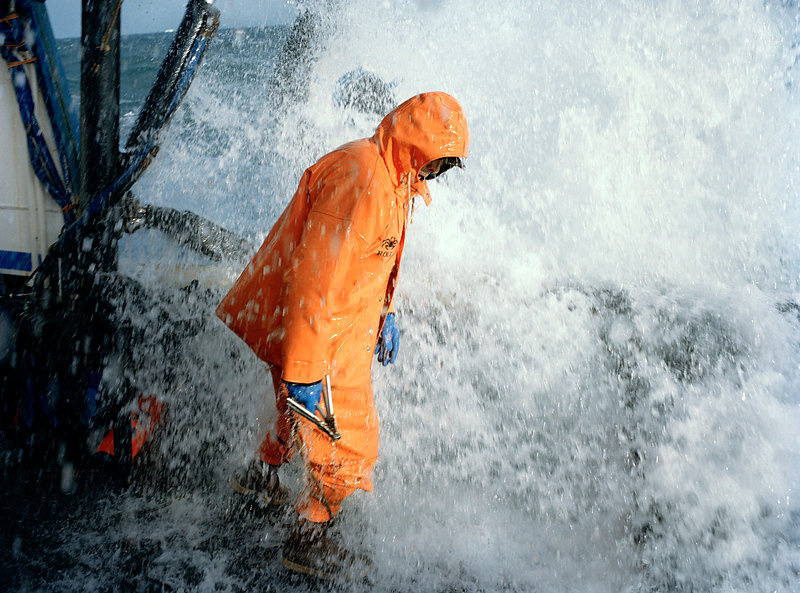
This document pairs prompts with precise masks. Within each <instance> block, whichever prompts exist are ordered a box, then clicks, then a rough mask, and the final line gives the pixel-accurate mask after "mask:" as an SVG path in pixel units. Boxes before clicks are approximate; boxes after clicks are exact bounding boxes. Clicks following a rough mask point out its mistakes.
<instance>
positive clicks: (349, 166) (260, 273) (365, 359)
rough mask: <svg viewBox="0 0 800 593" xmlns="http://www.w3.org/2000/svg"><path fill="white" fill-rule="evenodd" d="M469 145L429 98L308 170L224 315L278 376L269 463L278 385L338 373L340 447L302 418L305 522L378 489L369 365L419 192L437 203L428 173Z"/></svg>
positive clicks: (275, 442) (284, 422) (275, 454)
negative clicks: (308, 488) (308, 485)
mask: <svg viewBox="0 0 800 593" xmlns="http://www.w3.org/2000/svg"><path fill="white" fill-rule="evenodd" d="M468 145H469V134H468V129H467V122H466V119H465V118H464V114H463V112H462V110H461V107H460V106H459V104H458V102H457V101H456V100H455V99H454V98H453V97H451V96H450V95H447V94H446V93H441V92H433V93H423V94H420V95H417V96H415V97H413V98H411V99H409V100H408V101H406V102H404V103H403V104H402V105H400V106H399V107H397V108H396V109H394V110H393V111H392V112H391V113H389V114H388V115H387V116H386V117H385V118H384V119H383V121H382V122H381V123H380V125H379V126H378V128H377V129H376V131H375V134H374V135H373V136H372V137H371V138H364V139H362V140H357V141H354V142H350V143H348V144H345V145H344V146H341V147H340V148H338V149H336V150H334V151H333V152H331V153H329V154H327V155H325V156H324V157H322V158H321V159H320V160H319V161H318V162H317V163H316V164H314V165H312V166H311V167H309V168H308V169H307V170H306V171H305V172H304V173H303V176H302V178H301V180H300V184H299V186H298V188H297V191H296V192H295V194H294V197H293V198H292V200H291V202H290V203H289V205H288V206H287V207H286V209H285V210H284V212H283V214H282V215H281V216H280V218H279V219H278V221H277V222H276V223H275V225H274V226H273V228H272V230H271V231H270V233H269V235H268V236H267V238H266V239H265V240H264V243H263V244H262V245H261V247H260V248H259V250H258V252H257V253H256V255H255V257H254V258H253V260H252V261H251V262H250V264H249V265H248V266H247V268H246V269H245V270H244V271H243V272H242V274H241V276H240V277H239V279H238V280H237V281H236V284H235V285H234V286H233V288H232V289H231V290H230V292H229V293H228V294H227V295H226V296H225V298H224V299H223V301H222V302H221V303H220V305H219V307H218V308H217V315H218V316H219V317H220V319H222V321H223V322H224V323H225V324H226V325H227V326H228V327H229V328H230V329H231V330H233V331H234V332H235V333H236V334H237V335H238V336H239V337H241V338H242V339H243V340H244V341H245V342H246V343H247V344H248V345H249V346H250V348H252V349H253V351H254V352H255V353H256V355H257V356H258V357H259V358H261V359H262V360H264V361H266V362H268V363H270V365H272V366H273V369H274V368H275V367H278V369H279V371H278V372H275V370H274V372H273V376H274V380H275V383H276V395H277V397H278V409H279V412H280V413H281V415H282V418H281V419H279V421H278V429H277V434H271V435H268V436H267V439H266V441H265V443H264V445H262V447H261V449H260V452H261V457H262V458H263V459H264V461H267V462H268V463H272V464H278V463H281V462H283V461H286V460H287V459H288V458H289V457H290V456H291V451H289V449H290V448H291V445H292V439H291V437H290V435H288V434H287V431H288V427H289V426H291V425H292V423H291V421H290V420H289V419H288V414H289V412H287V411H286V408H285V395H284V396H283V397H282V396H281V394H280V393H279V389H277V387H279V386H280V381H279V379H282V380H283V381H289V382H294V383H312V382H315V381H319V380H322V379H323V377H324V376H325V375H329V376H330V379H331V386H332V398H333V404H334V411H335V414H336V419H337V424H338V427H339V431H340V433H341V434H342V439H341V440H340V441H337V442H336V443H332V442H331V441H330V439H329V438H328V437H327V436H326V435H324V434H322V433H321V432H320V431H319V430H318V429H316V428H315V427H313V425H311V424H310V423H308V422H307V421H305V420H301V421H298V422H297V426H298V428H299V433H300V437H301V439H302V442H303V445H304V449H305V451H304V456H306V457H307V459H306V461H307V464H308V467H309V469H310V470H311V473H312V478H313V481H314V482H315V483H317V485H318V486H320V485H321V487H320V488H317V489H316V490H317V491H316V492H312V494H311V497H312V499H311V500H308V501H306V502H305V503H304V502H301V503H299V506H298V509H299V510H300V512H301V514H302V515H304V516H306V518H309V519H311V520H316V521H325V520H327V519H329V518H331V516H333V515H335V513H336V511H337V510H338V505H339V504H340V503H341V500H343V499H344V497H345V496H347V495H348V494H349V493H351V492H353V490H354V489H356V488H361V489H364V490H371V489H372V484H371V481H370V474H371V469H372V466H373V465H374V463H375V461H376V459H377V456H378V418H377V413H376V411H375V405H374V401H373V397H372V387H371V381H370V369H371V364H372V358H373V352H374V350H375V346H376V343H377V340H378V336H379V333H380V329H381V327H382V324H383V321H384V319H385V318H386V314H387V312H389V311H391V310H392V299H393V296H394V290H395V286H396V280H397V271H398V267H399V265H400V257H401V255H402V251H403V245H404V242H405V232H406V222H407V219H408V210H409V207H410V204H409V202H410V198H411V197H412V195H414V194H420V195H421V196H422V197H423V199H424V200H425V203H426V204H427V203H430V195H429V192H428V187H427V185H426V183H425V182H424V181H420V180H419V179H418V173H419V170H420V169H421V168H422V167H423V166H424V165H425V164H426V163H428V162H430V161H432V160H435V159H438V158H442V157H462V158H463V157H466V156H467V151H468ZM281 427H282V428H281ZM281 433H283V434H281ZM320 501H321V504H315V503H320Z"/></svg>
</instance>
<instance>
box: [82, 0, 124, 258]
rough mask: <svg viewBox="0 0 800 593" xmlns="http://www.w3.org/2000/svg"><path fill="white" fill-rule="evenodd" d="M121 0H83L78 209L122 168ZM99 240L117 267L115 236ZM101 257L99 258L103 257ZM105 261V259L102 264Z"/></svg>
mask: <svg viewBox="0 0 800 593" xmlns="http://www.w3.org/2000/svg"><path fill="white" fill-rule="evenodd" d="M121 7H122V0H83V1H82V15H81V48H82V53H81V134H80V142H81V151H80V170H81V186H80V187H81V190H80V196H79V200H78V207H79V211H81V212H82V211H83V210H84V209H86V207H87V206H88V205H89V202H90V201H91V200H92V198H94V197H95V196H97V195H98V194H99V193H100V192H102V191H103V189H105V188H106V187H108V186H109V185H110V184H111V183H112V182H113V181H114V180H115V179H116V177H117V175H118V174H119V170H120V152H119V80H120V61H119V55H120V17H121V14H120V12H121ZM100 238H101V241H100V245H95V246H94V247H93V249H92V251H94V252H95V255H96V256H97V259H98V260H101V262H103V263H102V264H101V267H102V268H104V269H106V270H108V269H109V268H111V267H114V265H115V264H114V262H115V259H116V258H115V254H113V251H115V250H114V248H113V247H114V244H115V242H114V240H113V239H112V238H111V237H110V236H109V233H103V234H102V235H101V236H100ZM98 263H99V262H98ZM103 264H105V265H103Z"/></svg>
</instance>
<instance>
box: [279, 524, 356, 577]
mask: <svg viewBox="0 0 800 593" xmlns="http://www.w3.org/2000/svg"><path fill="white" fill-rule="evenodd" d="M329 524H330V521H329V522H328V523H313V522H311V521H307V520H305V519H299V520H298V522H297V523H296V524H295V526H294V528H293V529H292V531H291V533H290V534H289V537H288V538H286V542H285V543H284V545H283V555H282V557H281V564H283V566H284V568H288V569H289V570H293V571H295V572H299V573H302V574H307V575H310V576H313V577H317V578H320V579H332V578H335V577H340V576H343V577H348V578H349V577H350V576H353V575H351V574H350V573H352V571H353V567H354V565H356V564H357V563H358V559H357V557H356V556H355V555H354V554H352V553H351V552H349V551H347V550H345V549H344V548H342V547H340V546H339V545H338V544H337V543H336V542H334V541H333V540H332V539H331V538H330V537H329V536H328V527H329ZM361 564H363V563H361Z"/></svg>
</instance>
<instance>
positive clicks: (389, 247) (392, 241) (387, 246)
mask: <svg viewBox="0 0 800 593" xmlns="http://www.w3.org/2000/svg"><path fill="white" fill-rule="evenodd" d="M395 247H397V239H396V238H394V237H389V238H388V239H384V240H383V241H381V247H380V249H379V250H378V255H380V256H381V257H389V256H390V255H392V254H393V253H394V248H395Z"/></svg>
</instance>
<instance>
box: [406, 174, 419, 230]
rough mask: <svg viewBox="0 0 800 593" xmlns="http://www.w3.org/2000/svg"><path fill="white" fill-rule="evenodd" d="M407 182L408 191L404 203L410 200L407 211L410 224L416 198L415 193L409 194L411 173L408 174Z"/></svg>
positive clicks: (412, 219) (412, 220)
mask: <svg viewBox="0 0 800 593" xmlns="http://www.w3.org/2000/svg"><path fill="white" fill-rule="evenodd" d="M407 183H408V187H407V189H406V191H407V192H408V195H407V197H406V204H408V203H409V202H411V210H410V211H409V216H408V223H409V224H411V223H412V222H414V205H415V203H416V200H417V194H416V193H415V194H414V195H413V196H412V195H411V173H409V174H408V180H407Z"/></svg>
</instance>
